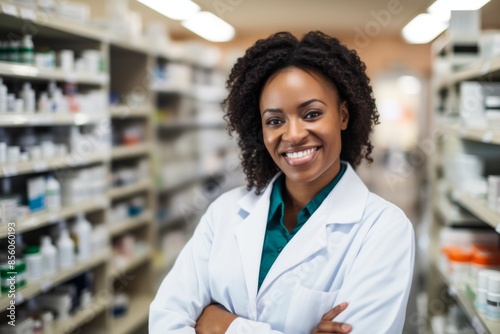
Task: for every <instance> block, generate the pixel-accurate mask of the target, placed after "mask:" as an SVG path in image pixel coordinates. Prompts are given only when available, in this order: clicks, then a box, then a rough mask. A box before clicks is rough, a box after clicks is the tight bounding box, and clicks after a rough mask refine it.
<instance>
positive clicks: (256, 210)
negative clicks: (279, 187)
mask: <svg viewBox="0 0 500 334" xmlns="http://www.w3.org/2000/svg"><path fill="white" fill-rule="evenodd" d="M278 175H279V174H278ZM278 175H276V176H275V177H274V178H273V180H272V181H271V183H270V184H269V185H268V186H267V188H266V189H265V190H264V192H263V193H262V194H261V195H260V196H257V195H255V194H254V193H253V192H250V193H248V194H247V195H246V196H245V197H243V198H242V199H241V200H240V201H239V202H238V204H239V206H240V208H241V210H243V212H246V213H249V215H248V216H247V217H246V218H245V219H244V220H243V221H241V222H240V223H239V224H238V225H236V227H235V236H236V240H237V244H238V250H239V254H240V258H241V265H242V267H243V272H244V274H245V282H246V286H247V290H248V298H249V304H250V306H251V307H252V308H253V307H254V306H255V305H256V297H257V285H258V278H259V271H260V259H261V257H262V247H263V244H264V236H265V233H266V225H267V215H268V212H269V201H270V200H269V197H270V194H271V190H272V184H273V183H274V180H276V178H277V176H278ZM253 311H254V312H255V310H253Z"/></svg>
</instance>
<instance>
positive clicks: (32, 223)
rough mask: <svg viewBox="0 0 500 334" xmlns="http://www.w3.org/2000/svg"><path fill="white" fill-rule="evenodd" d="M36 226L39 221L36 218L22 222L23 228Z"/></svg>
mask: <svg viewBox="0 0 500 334" xmlns="http://www.w3.org/2000/svg"><path fill="white" fill-rule="evenodd" d="M38 224H39V221H38V218H36V217H30V218H28V219H27V220H25V221H24V222H23V226H26V227H28V226H35V225H38Z"/></svg>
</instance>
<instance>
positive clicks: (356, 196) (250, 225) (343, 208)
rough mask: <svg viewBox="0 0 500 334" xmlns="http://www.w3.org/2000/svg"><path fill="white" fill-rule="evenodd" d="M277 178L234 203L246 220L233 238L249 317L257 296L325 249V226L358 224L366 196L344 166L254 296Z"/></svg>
mask: <svg viewBox="0 0 500 334" xmlns="http://www.w3.org/2000/svg"><path fill="white" fill-rule="evenodd" d="M279 175H280V174H277V175H276V176H275V177H274V178H273V179H272V180H271V182H270V183H269V185H268V186H267V187H266V188H265V190H264V192H263V193H262V194H261V195H255V193H254V192H253V191H250V192H249V193H248V194H247V195H245V196H244V197H243V198H241V199H240V200H239V201H238V205H239V206H240V208H241V209H242V210H243V211H246V213H248V216H247V217H246V218H245V219H244V220H243V221H242V222H241V223H239V224H238V225H237V226H236V228H235V235H236V239H237V243H238V248H239V252H240V256H241V261H242V265H243V270H244V273H245V280H246V283H247V289H248V296H249V302H250V303H249V305H250V307H251V311H252V313H254V312H256V298H257V297H258V295H261V294H262V293H263V292H264V291H265V290H266V289H267V288H268V287H269V286H270V284H271V283H272V282H273V281H274V280H275V279H276V278H277V277H279V276H280V275H281V274H282V273H284V272H286V271H287V270H289V269H291V268H293V267H294V266H296V265H297V264H299V263H301V262H302V261H304V260H305V259H306V258H308V257H310V256H312V255H313V254H315V253H316V252H318V251H320V250H321V249H323V248H324V247H326V246H327V231H326V226H327V225H330V224H352V223H358V222H359V221H360V220H361V217H362V215H363V212H364V208H365V206H366V201H367V198H368V194H369V191H368V189H367V188H366V186H365V185H364V184H363V182H362V181H361V179H360V178H359V177H358V176H357V174H356V172H355V171H354V170H353V168H352V167H351V166H350V165H349V164H348V168H347V170H346V172H345V174H344V176H343V177H342V179H341V180H340V181H339V183H338V184H337V185H336V186H335V188H334V189H333V190H332V191H331V192H330V194H329V195H328V196H327V198H326V199H325V201H324V202H323V203H322V204H321V206H320V207H319V208H318V210H316V212H315V213H314V214H313V215H312V216H311V218H309V220H308V222H307V223H306V224H305V225H304V226H303V227H302V228H301V229H300V230H299V231H298V232H297V234H296V235H295V236H294V237H293V238H292V240H290V242H289V243H288V245H287V246H286V247H285V248H284V249H283V251H282V253H281V254H280V255H279V256H278V258H277V259H276V262H275V263H274V264H273V266H272V267H271V269H270V271H269V273H268V274H267V276H266V278H265V279H264V282H263V283H262V285H261V288H260V290H259V292H258V294H257V285H258V284H257V283H258V282H257V281H258V276H259V270H260V260H261V257H262V245H263V242H264V236H265V231H266V225H267V214H268V210H269V200H270V195H271V190H272V185H273V183H274V182H275V180H276V179H277V177H278V176H279ZM321 226H323V227H324V228H321ZM255 314H256V313H254V315H255Z"/></svg>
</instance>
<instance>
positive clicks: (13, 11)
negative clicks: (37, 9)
mask: <svg viewBox="0 0 500 334" xmlns="http://www.w3.org/2000/svg"><path fill="white" fill-rule="evenodd" d="M2 12H3V13H4V14H7V15H12V16H17V8H16V7H15V6H14V5H12V4H8V3H3V4H2Z"/></svg>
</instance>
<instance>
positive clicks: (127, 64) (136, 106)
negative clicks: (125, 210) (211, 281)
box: [0, 1, 240, 334]
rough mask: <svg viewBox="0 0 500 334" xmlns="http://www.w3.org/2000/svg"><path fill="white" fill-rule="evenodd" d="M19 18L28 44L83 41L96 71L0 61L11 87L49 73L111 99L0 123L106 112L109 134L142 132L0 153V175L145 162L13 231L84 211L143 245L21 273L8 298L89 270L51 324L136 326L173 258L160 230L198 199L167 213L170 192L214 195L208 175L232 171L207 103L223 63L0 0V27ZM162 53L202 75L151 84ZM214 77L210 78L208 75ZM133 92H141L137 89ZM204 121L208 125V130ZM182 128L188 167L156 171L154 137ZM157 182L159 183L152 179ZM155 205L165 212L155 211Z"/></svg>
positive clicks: (18, 124) (187, 220)
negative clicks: (82, 305) (17, 157)
mask: <svg viewBox="0 0 500 334" xmlns="http://www.w3.org/2000/svg"><path fill="white" fill-rule="evenodd" d="M26 24H29V25H30V26H33V27H34V29H36V31H37V34H36V36H34V37H33V41H34V44H35V47H37V46H38V44H39V43H38V42H39V41H43V42H40V44H42V43H43V44H46V45H47V46H49V47H51V46H52V45H54V46H55V45H57V46H58V47H54V49H56V50H58V49H60V45H64V48H66V49H72V50H73V51H75V53H79V52H80V51H83V50H85V49H88V48H90V49H94V50H98V51H99V52H100V53H101V56H102V62H103V64H104V66H103V68H104V70H103V71H102V72H100V73H99V74H89V73H86V72H77V71H63V70H61V69H59V68H55V69H44V68H38V67H36V66H32V65H27V64H21V63H12V62H6V61H0V78H2V79H4V82H5V80H7V82H9V84H10V83H13V84H11V85H12V86H15V87H17V88H15V89H18V88H19V85H22V83H23V82H31V83H33V85H35V86H36V87H38V88H37V89H38V90H37V96H38V95H39V93H38V92H39V90H41V88H40V87H45V86H46V85H48V83H49V82H56V83H57V85H58V86H61V85H64V84H66V83H71V84H75V85H77V87H78V90H79V91H90V90H93V89H97V90H99V91H102V92H105V94H106V96H110V97H111V100H112V101H111V102H110V103H109V104H108V105H107V106H106V110H103V111H102V112H95V110H81V111H79V112H76V113H38V112H36V113H24V112H20V113H13V112H9V113H5V114H0V128H5V129H7V130H8V131H17V130H18V129H21V130H22V129H24V128H27V127H29V128H33V129H35V131H39V132H42V131H46V129H49V130H52V128H54V127H80V129H83V128H85V129H86V128H87V127H97V126H100V125H102V124H104V123H106V122H108V123H106V125H105V126H103V127H102V128H103V129H104V130H106V129H108V128H109V129H110V131H112V133H113V134H115V133H118V132H119V131H120V129H121V128H126V127H128V126H129V125H131V124H133V125H134V126H140V127H142V129H143V130H144V131H143V132H144V135H143V136H142V137H141V138H140V140H138V141H136V144H131V141H126V140H124V141H123V142H120V138H115V137H113V143H109V144H110V145H109V146H110V147H111V148H110V149H107V148H106V149H105V150H99V151H98V150H85V151H82V152H80V151H79V152H78V153H77V154H76V153H73V152H71V151H69V152H70V153H68V154H67V155H65V156H60V157H57V158H51V159H38V160H36V161H21V162H15V163H2V164H1V165H0V178H6V177H9V178H11V177H12V178H13V177H16V178H28V177H31V175H44V173H54V175H56V176H57V175H58V173H61V176H64V175H66V174H65V172H66V171H70V172H72V171H75V170H77V169H79V168H81V167H87V166H89V167H95V166H102V167H104V168H105V169H106V170H107V171H108V175H107V179H108V180H112V179H114V175H113V177H112V175H111V174H112V173H114V172H115V171H116V170H119V169H120V168H122V167H123V168H132V167H133V166H134V164H138V163H139V162H141V163H142V162H144V161H147V162H148V163H149V164H150V170H149V173H147V175H146V176H145V177H140V178H138V181H137V182H136V183H133V184H127V185H125V186H122V187H116V188H115V187H112V186H111V183H110V184H108V185H107V189H106V191H105V192H103V193H102V194H101V196H97V197H93V198H92V199H89V200H86V201H84V202H79V203H78V204H77V205H72V206H65V207H63V208H61V209H60V210H57V211H51V212H49V211H45V212H38V213H33V214H31V215H30V216H29V217H26V218H23V219H19V220H18V221H17V222H16V233H18V234H23V235H27V236H28V237H30V236H31V237H32V238H31V239H33V240H35V239H36V238H37V237H38V236H39V234H41V233H43V234H46V233H48V231H49V229H51V228H52V227H53V226H55V225H56V224H58V223H59V222H60V221H61V220H66V219H69V220H70V221H71V220H72V219H73V218H74V217H75V216H77V215H78V214H79V213H82V212H83V213H85V215H86V216H87V218H88V219H89V220H90V221H91V223H92V224H93V225H104V226H105V228H106V230H107V233H109V243H110V245H109V248H111V246H112V245H116V243H118V242H119V240H120V239H121V238H122V237H125V236H128V237H130V236H133V237H134V238H136V239H137V242H138V243H140V245H141V247H140V249H143V248H144V247H142V246H144V245H147V246H148V247H147V248H144V251H143V252H140V253H137V254H135V256H133V257H132V258H130V261H129V262H127V263H126V264H125V265H124V266H122V267H118V268H117V267H115V266H114V265H115V263H116V261H115V259H113V256H114V254H115V251H111V250H110V249H106V250H105V251H103V252H101V253H99V254H97V255H95V256H93V257H92V258H91V260H89V261H87V262H85V263H80V264H77V265H76V266H75V267H74V268H72V269H70V270H65V271H61V272H59V273H58V274H57V275H56V276H54V277H50V278H48V279H43V280H41V281H39V282H36V283H29V284H28V285H27V286H26V287H23V288H21V289H19V290H18V291H17V293H16V301H17V302H18V303H22V302H24V301H27V300H29V299H31V298H34V297H35V296H37V295H40V294H43V293H46V292H49V291H50V290H51V289H53V288H55V287H57V286H59V285H61V284H63V283H64V282H66V281H67V280H69V279H71V278H74V277H76V276H78V275H80V274H82V273H84V272H89V271H90V272H92V273H93V277H94V280H93V281H94V286H93V294H94V297H93V300H92V303H91V305H90V307H89V308H87V309H84V310H79V311H78V312H76V313H75V314H73V315H72V316H71V317H70V319H68V320H67V321H65V322H57V321H56V324H55V328H54V329H53V331H52V332H51V334H52V333H57V334H58V333H72V332H74V331H75V330H82V331H83V333H87V332H88V333H91V332H92V333H94V332H95V333H97V332H102V333H113V334H125V333H135V332H136V331H138V330H140V329H144V328H145V326H146V325H147V316H148V311H149V304H150V302H151V301H152V299H153V297H154V293H155V292H156V290H157V285H156V284H158V283H159V280H161V279H162V278H163V277H164V276H165V275H166V273H167V272H168V271H169V270H170V268H171V266H172V265H173V262H174V261H175V256H174V255H173V254H167V255H166V257H165V256H163V255H164V254H163V251H162V238H163V237H165V236H167V235H168V234H169V233H171V231H172V230H178V229H181V230H182V231H184V232H185V233H186V235H189V234H190V233H192V230H193V229H194V226H196V223H197V221H198V220H199V217H200V215H201V214H202V213H203V208H202V207H196V208H192V209H191V210H190V211H186V212H182V213H177V214H175V213H173V211H174V210H175V209H176V206H178V204H179V201H177V202H174V200H175V199H176V198H177V197H182V198H184V200H185V201H186V200H189V199H191V198H192V197H193V196H195V194H200V193H202V194H210V196H213V197H210V198H211V199H213V198H215V197H216V196H215V195H213V194H212V193H210V192H215V193H216V194H217V193H219V192H222V191H224V190H225V189H223V187H222V186H221V185H220V184H222V183H221V182H219V181H217V180H218V178H219V177H220V174H224V173H226V174H227V173H229V172H231V171H232V170H231V171H230V170H229V168H226V167H227V166H232V163H230V162H229V161H230V158H234V157H235V154H234V153H235V151H234V148H235V142H234V141H229V137H228V136H227V134H226V131H225V127H226V124H225V123H224V122H223V121H222V113H218V114H215V113H212V114H207V113H206V112H208V111H211V112H213V109H214V108H215V109H218V108H219V102H220V100H221V99H220V98H219V96H220V95H221V94H222V93H223V91H224V88H223V86H224V81H225V80H220V78H221V76H222V78H223V79H224V77H225V73H223V72H221V69H220V68H219V67H218V66H217V65H213V66H212V65H206V64H203V65H201V64H200V63H201V62H203V61H205V60H204V59H203V57H202V55H201V54H196V55H188V54H186V55H181V54H179V52H178V51H177V52H175V53H176V55H175V56H174V55H173V52H172V51H171V50H170V49H167V50H162V49H158V48H157V47H156V46H155V45H152V44H151V43H150V42H149V41H148V40H146V39H143V38H134V39H130V40H128V39H127V40H126V39H124V38H123V37H117V36H115V35H113V34H111V33H109V32H107V31H101V30H100V29H97V28H93V27H89V26H87V25H85V26H83V25H79V24H77V23H74V22H72V21H69V20H65V19H62V18H60V17H58V16H57V14H51V13H40V12H37V11H36V10H34V9H32V8H26V7H24V6H22V5H13V4H12V3H10V2H8V1H0V33H2V32H13V33H18V34H19V35H22V32H23V27H25V25H26ZM187 49H188V48H186V50H187ZM195 58H196V59H200V61H197V60H196V59H195ZM167 63H177V64H184V65H185V66H187V67H189V68H190V71H191V73H197V78H198V79H199V78H200V77H204V78H205V79H206V80H205V79H203V80H205V81H206V82H195V78H194V77H193V78H192V80H193V82H192V83H191V84H190V85H189V86H187V87H185V88H183V89H175V88H173V89H171V88H168V87H169V86H168V85H158V86H155V81H154V78H152V77H151V75H152V74H153V76H154V75H155V74H154V69H155V67H156V66H157V65H158V64H167ZM213 77H214V78H216V79H217V80H215V81H214V80H213ZM198 79H196V80H198ZM203 80H202V81H203ZM37 85H38V86H37ZM207 91H210V92H214V93H213V94H209V95H210V96H208V97H207V96H204V95H203V92H205V93H206V92H207ZM138 92H142V95H141V94H138ZM16 93H18V92H16ZM205 95H207V94H205ZM222 95H223V94H222ZM171 99H173V100H175V99H177V100H178V101H179V100H180V101H182V103H181V104H180V105H177V106H176V107H175V111H176V112H178V114H177V115H175V117H166V118H162V117H158V116H159V115H161V113H162V112H164V111H165V110H161V109H162V107H163V106H162V103H160V100H161V101H163V102H165V101H170V100H171ZM169 103H170V102H169ZM209 109H210V110H209ZM207 115H208V117H207ZM200 116H201V117H200ZM103 122H104V123H103ZM108 125H110V127H109V126H108ZM210 131H213V133H211V134H210ZM104 132H105V131H104ZM186 133H190V135H192V138H194V139H195V140H194V141H192V142H190V143H189V144H186V143H184V145H188V147H194V148H196V153H195V154H193V155H191V156H185V157H184V159H186V160H185V161H186V162H189V164H190V166H191V167H193V169H192V170H191V169H190V170H189V171H187V170H185V171H184V172H185V173H184V174H185V175H176V174H175V173H174V172H172V173H160V170H161V168H162V167H163V166H162V164H163V163H173V164H176V163H177V162H178V161H177V160H176V158H175V157H168V156H167V159H164V160H161V159H159V158H157V157H159V156H161V155H162V154H161V153H162V152H163V150H164V147H163V145H164V144H168V143H172V141H173V140H176V138H177V139H178V136H179V135H181V136H182V135H183V134H186ZM215 133H217V134H218V135H220V137H219V138H222V139H223V140H222V142H221V141H219V140H218V141H217V143H216V142H214V143H213V144H214V145H213V147H208V146H207V145H210V144H212V140H211V138H213V135H214V134H215ZM209 135H210V136H212V137H209ZM184 138H186V137H181V141H182V140H184ZM181 144H182V143H181ZM203 145H204V146H203ZM202 146H203V147H202ZM201 152H203V153H204V154H205V155H212V157H211V159H207V160H203V159H205V158H206V157H204V156H202V154H201ZM219 156H220V157H221V158H220V159H222V160H221V162H219V166H211V165H210V163H213V161H214V160H216V159H218V157H219ZM207 162H208V163H207ZM190 171H191V172H190ZM165 176H167V178H168V182H167V183H164V182H163V180H162V178H164V177H165ZM238 177H239V176H238ZM236 179H237V177H235V178H234V179H232V181H233V182H232V183H231V185H226V186H228V187H233V186H236V185H239V184H240V183H238V182H236ZM23 180H24V179H23ZM219 183H220V184H219ZM114 184H115V183H114ZM116 184H119V183H116ZM162 184H164V185H166V186H165V187H160V186H159V185H162ZM224 185H225V184H224ZM138 198H140V199H143V200H144V201H143V203H144V208H143V209H142V212H141V213H139V214H138V215H137V216H131V217H130V218H127V219H125V220H123V221H111V217H114V216H113V215H112V214H111V213H112V210H114V209H115V207H117V206H118V205H129V204H130V203H132V202H134V201H136V200H137V199H138ZM162 199H163V200H162ZM207 201H208V199H207ZM134 203H135V202H134ZM188 204H189V203H188ZM207 205H208V203H207ZM160 209H163V210H167V211H168V212H170V213H171V214H169V215H166V216H164V217H163V218H161V217H160V215H159V212H160ZM94 218H95V219H94ZM7 236H8V232H7V227H6V226H5V225H2V226H0V245H2V242H3V243H5V241H6V239H7ZM31 239H29V240H30V242H32V240H31ZM162 254H163V255H162ZM159 257H161V258H163V259H167V258H168V259H169V260H168V261H166V262H164V263H162V264H161V265H157V263H156V262H155V261H156V259H157V258H159ZM154 262H155V263H154ZM131 277H133V279H131ZM121 292H123V293H126V295H127V296H128V297H129V299H130V306H129V311H128V312H127V314H126V315H125V316H123V317H120V318H116V319H114V318H113V315H112V299H111V298H110V296H112V295H114V294H117V293H121ZM100 293H104V294H105V297H106V298H100V296H99V294H100ZM9 302H10V300H9V299H8V297H7V296H5V295H2V296H0V315H1V314H3V313H5V312H6V307H7V305H8V304H9Z"/></svg>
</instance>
